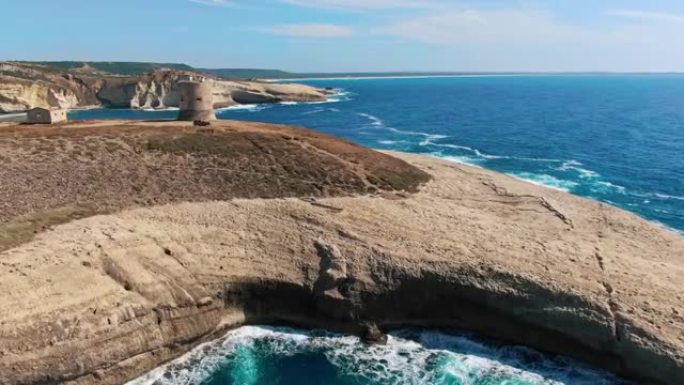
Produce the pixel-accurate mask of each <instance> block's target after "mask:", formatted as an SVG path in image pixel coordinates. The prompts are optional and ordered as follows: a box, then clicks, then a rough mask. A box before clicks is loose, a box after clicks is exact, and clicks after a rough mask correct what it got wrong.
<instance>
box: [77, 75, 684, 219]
mask: <svg viewBox="0 0 684 385" xmlns="http://www.w3.org/2000/svg"><path fill="white" fill-rule="evenodd" d="M303 82H304V83H308V84H311V85H315V86H319V87H333V88H336V89H338V90H339V91H340V94H339V95H337V96H336V97H334V98H333V99H332V101H331V102H328V103H309V104H289V103H286V104H274V105H260V106H239V107H233V108H228V109H223V110H220V111H219V112H218V117H219V118H220V119H242V120H253V121H263V122H273V123H285V124H295V125H301V126H305V127H310V128H313V129H316V130H320V131H323V132H326V133H330V134H333V135H336V136H340V137H343V138H345V139H348V140H350V141H352V142H355V143H358V144H361V145H364V146H368V147H373V148H380V149H389V150H399V151H408V152H415V153H422V154H429V155H433V156H438V157H441V158H446V159H450V160H453V161H457V162H464V163H469V164H473V165H477V166H480V167H484V168H488V169H493V170H497V171H500V172H504V173H507V174H510V175H513V176H516V177H518V178H521V179H525V180H528V181H530V182H533V183H538V184H543V185H546V186H550V187H554V188H558V189H562V190H565V191H569V192H571V193H573V194H577V195H581V196H584V197H588V198H592V199H596V200H600V201H602V202H606V203H609V204H612V205H615V206H618V207H621V208H623V209H625V210H629V211H631V212H634V213H636V214H638V215H640V216H642V217H644V218H647V219H649V220H651V221H653V222H657V223H659V224H662V225H664V226H667V227H670V228H672V229H675V230H678V231H680V232H682V231H684V75H606V76H599V75H595V76H590V75H583V76H471V77H456V78H453V77H452V78H404V79H354V80H352V79H337V80H335V79H321V80H309V81H303ZM176 114H177V112H175V111H154V112H152V111H132V110H90V111H76V112H72V113H70V118H71V119H90V118H106V117H111V118H125V119H136V118H138V119H151V118H155V119H157V118H174V117H175V115H176Z"/></svg>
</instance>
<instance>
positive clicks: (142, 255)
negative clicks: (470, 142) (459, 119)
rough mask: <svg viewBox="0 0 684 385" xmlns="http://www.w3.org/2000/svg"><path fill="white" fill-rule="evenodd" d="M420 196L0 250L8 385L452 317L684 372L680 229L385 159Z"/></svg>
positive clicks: (283, 208) (109, 378)
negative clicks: (227, 339)
mask: <svg viewBox="0 0 684 385" xmlns="http://www.w3.org/2000/svg"><path fill="white" fill-rule="evenodd" d="M393 155H394V156H397V157H399V158H400V159H403V160H405V161H406V162H408V163H409V164H411V165H414V166H416V167H418V168H419V169H421V170H423V171H425V172H427V173H429V174H430V175H431V176H432V177H433V179H432V181H430V182H428V183H427V184H426V185H424V186H423V187H422V188H421V190H420V191H419V192H417V193H414V194H413V195H405V196H403V197H402V196H397V195H396V194H394V195H387V194H382V193H380V194H369V195H363V196H348V197H329V198H324V197H321V198H317V199H315V200H303V199H299V198H296V197H293V198H285V199H233V200H230V201H222V202H218V201H215V202H196V203H180V204H169V205H164V206H155V207H150V208H138V209H134V210H127V211H123V212H120V213H117V214H114V215H103V216H95V217H91V218H86V219H81V220H78V221H74V222H71V223H68V224H63V225H60V226H58V227H56V228H55V229H54V230H50V231H47V232H45V233H41V234H39V235H38V236H37V237H36V239H34V240H33V241H31V242H29V243H26V244H24V245H21V246H19V247H16V248H14V249H11V250H7V251H4V252H2V253H1V254H0V291H2V293H3V296H2V298H0V383H2V384H51V383H61V382H66V383H71V384H95V383H97V384H120V383H122V382H124V381H125V380H128V379H131V378H133V377H135V376H137V375H140V374H142V373H143V372H144V371H146V370H149V369H151V368H153V367H155V366H158V365H159V364H161V363H162V362H165V361H167V360H169V359H171V358H173V357H176V356H178V355H179V354H181V353H183V352H185V351H187V350H188V349H189V348H191V347H192V346H194V345H195V344H197V343H198V342H200V341H204V340H207V339H211V338H214V337H216V336H218V335H220V334H221V333H223V332H224V331H225V330H227V329H229V328H232V327H235V326H239V325H242V324H245V323H272V322H273V323H278V322H282V323H293V324H297V325H301V326H312V327H313V326H315V327H326V328H329V329H336V330H343V331H349V332H358V331H359V325H360V324H361V323H363V322H375V323H377V324H378V325H380V326H381V327H382V328H385V329H387V328H392V327H394V326H398V325H422V326H449V327H464V328H468V329H473V330H477V331H480V332H482V333H484V334H487V335H490V336H494V337H499V338H503V339H506V340H509V341H514V342H520V343H523V344H526V345H530V346H533V347H537V348H541V349H544V350H547V351H551V352H557V353H563V354H567V355H571V356H574V357H577V358H580V359H583V360H585V361H589V362H592V363H595V364H598V365H600V366H602V367H604V368H607V369H610V370H612V371H615V372H617V373H620V374H623V375H625V376H628V377H631V378H635V379H637V380H639V381H642V382H645V383H657V384H667V385H676V384H681V383H684V357H683V355H684V317H683V315H682V308H683V305H684V299H683V298H682V295H683V294H682V291H681V288H682V287H684V256H683V255H682V253H683V250H684V238H683V237H681V236H679V235H676V234H674V233H671V232H668V231H666V230H663V229H660V228H658V227H656V226H653V225H651V224H650V223H648V222H646V221H644V220H641V219H639V218H637V217H635V216H634V215H631V214H628V213H625V212H623V211H620V210H617V209H614V208H611V207H608V206H605V205H602V204H600V203H596V202H592V201H587V200H584V199H581V198H577V197H573V196H570V195H568V194H565V193H561V192H558V191H554V190H549V189H545V188H542V187H537V186H532V185H529V184H526V183H523V182H520V181H516V180H514V179H512V178H509V177H506V176H503V175H500V174H496V173H493V172H489V171H485V170H481V169H476V168H472V167H468V166H463V165H457V164H453V163H448V162H445V161H441V160H437V159H431V158H425V157H421V156H415V155H406V154H393Z"/></svg>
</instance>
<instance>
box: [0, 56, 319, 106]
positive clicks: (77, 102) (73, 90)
mask: <svg viewBox="0 0 684 385" xmlns="http://www.w3.org/2000/svg"><path fill="white" fill-rule="evenodd" d="M184 75H197V74H194V73H192V72H187V71H176V70H157V71H155V72H153V73H150V74H147V75H143V76H109V75H101V74H100V75H96V74H88V73H85V74H84V73H80V72H65V71H57V70H54V69H51V68H48V67H43V66H38V65H29V64H18V63H0V112H21V111H26V110H28V109H30V108H33V107H58V108H77V107H90V106H97V107H111V108H167V107H177V106H178V102H179V99H180V97H179V93H178V88H177V82H178V79H179V78H180V77H181V76H184ZM213 85H214V102H215V105H216V107H226V106H231V105H234V104H244V103H277V102H282V101H296V102H302V101H304V102H308V101H323V100H325V99H326V92H325V91H324V90H320V89H317V88H314V87H309V86H304V85H296V84H292V85H287V84H272V83H265V82H255V81H230V80H221V79H213Z"/></svg>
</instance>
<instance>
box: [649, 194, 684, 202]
mask: <svg viewBox="0 0 684 385" xmlns="http://www.w3.org/2000/svg"><path fill="white" fill-rule="evenodd" d="M654 195H655V196H656V197H658V198H660V199H674V200H678V201H684V196H678V195H668V194H661V193H655V194H654Z"/></svg>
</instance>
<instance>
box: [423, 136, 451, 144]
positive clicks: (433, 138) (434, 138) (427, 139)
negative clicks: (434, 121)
mask: <svg viewBox="0 0 684 385" xmlns="http://www.w3.org/2000/svg"><path fill="white" fill-rule="evenodd" d="M424 136H425V139H424V140H422V141H421V142H420V143H418V145H419V146H427V145H429V144H431V143H432V141H433V140H439V139H444V138H448V136H446V135H439V134H434V135H431V134H425V135H424Z"/></svg>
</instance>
